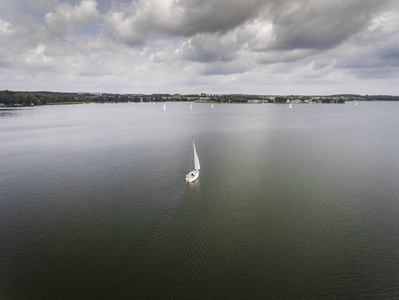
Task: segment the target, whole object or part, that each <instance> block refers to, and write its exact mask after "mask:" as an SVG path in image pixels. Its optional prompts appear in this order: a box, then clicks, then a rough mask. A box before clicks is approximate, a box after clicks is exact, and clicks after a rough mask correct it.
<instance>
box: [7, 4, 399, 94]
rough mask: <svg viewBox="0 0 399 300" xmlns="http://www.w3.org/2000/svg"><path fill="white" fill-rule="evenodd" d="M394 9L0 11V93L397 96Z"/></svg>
mask: <svg viewBox="0 0 399 300" xmlns="http://www.w3.org/2000/svg"><path fill="white" fill-rule="evenodd" d="M398 16H399V4H397V1H396V0H380V1H373V0H297V1H292V0H246V1H237V0H220V1H213V0H201V1H200V0H185V1H183V0H133V1H127V0H124V1H122V0H119V1H113V2H108V1H100V0H97V1H96V0H76V1H69V2H66V1H59V0H40V1H28V4H26V1H22V0H14V1H11V0H5V1H4V2H3V4H0V40H2V43H1V44H0V89H13V90H60V91H93V92H94V91H103V92H120V93H140V92H143V93H152V92H180V93H191V92H210V93H259V94H300V93H302V94H330V93H340V92H342V93H361V94H378V93H380V94H381V93H384V94H399V88H398V87H397V84H396V83H395V82H394V81H395V80H394V78H395V77H397V76H398V75H399V51H398V49H399V42H398V41H399V21H398V20H399V18H398Z"/></svg>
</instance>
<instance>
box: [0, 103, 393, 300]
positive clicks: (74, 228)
mask: <svg viewBox="0 0 399 300" xmlns="http://www.w3.org/2000/svg"><path fill="white" fill-rule="evenodd" d="M166 105H167V109H166V110H164V109H163V108H162V107H163V104H160V103H158V104H157V103H145V104H144V103H135V104H133V103H130V104H89V105H60V106H40V107H39V106H37V107H29V108H21V109H12V110H11V109H8V108H2V109H0V228H1V231H0V299H6V300H8V299H398V298H399V259H398V257H399V179H398V178H399V176H398V175H399V157H398V154H399V130H398V128H399V103H390V102H361V103H359V105H357V106H355V105H354V104H353V103H347V104H341V105H335V104H330V105H327V106H324V104H298V105H294V107H293V109H292V110H289V109H288V106H287V105H283V104H281V105H275V104H253V105H239V104H229V105H228V104H224V105H222V104H220V105H218V104H215V107H214V108H211V106H210V104H204V103H202V104H200V103H194V104H193V109H192V110H191V111H190V110H189V104H187V103H167V104H166ZM193 140H195V144H196V148H197V152H198V156H199V159H200V161H201V173H200V177H199V179H198V180H197V181H196V182H195V183H193V184H190V185H187V184H186V183H185V174H186V173H187V172H188V171H189V168H190V159H191V148H192V141H193Z"/></svg>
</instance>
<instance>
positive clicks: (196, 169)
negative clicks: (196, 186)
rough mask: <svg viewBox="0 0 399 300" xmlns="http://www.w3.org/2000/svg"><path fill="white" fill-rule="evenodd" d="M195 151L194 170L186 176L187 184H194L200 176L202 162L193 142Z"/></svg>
mask: <svg viewBox="0 0 399 300" xmlns="http://www.w3.org/2000/svg"><path fill="white" fill-rule="evenodd" d="M193 150H194V170H192V171H190V172H189V173H188V174H187V175H186V183H190V182H194V181H195V180H197V178H198V176H199V170H200V162H199V159H198V155H197V151H196V150H195V143H194V141H193Z"/></svg>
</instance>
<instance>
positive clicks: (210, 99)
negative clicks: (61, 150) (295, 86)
mask: <svg viewBox="0 0 399 300" xmlns="http://www.w3.org/2000/svg"><path fill="white" fill-rule="evenodd" d="M347 101H399V96H390V95H373V96H369V95H365V96H362V95H356V94H337V95H331V96H312V95H287V96H273V95H247V94H205V93H202V94H187V95H181V94H173V95H171V94H150V95H145V94H101V93H95V94H93V93H57V92H14V91H7V90H6V91H0V107H8V106H11V107H15V106H34V105H61V104H64V105H65V104H84V103H130V102H196V103H242V104H243V103H248V104H260V103H298V104H299V103H327V104H328V103H345V102H347Z"/></svg>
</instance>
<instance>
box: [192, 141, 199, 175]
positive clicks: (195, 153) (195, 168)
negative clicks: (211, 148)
mask: <svg viewBox="0 0 399 300" xmlns="http://www.w3.org/2000/svg"><path fill="white" fill-rule="evenodd" d="M193 147H194V170H199V169H200V162H199V158H198V155H197V151H196V150H195V144H194V142H193Z"/></svg>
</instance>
